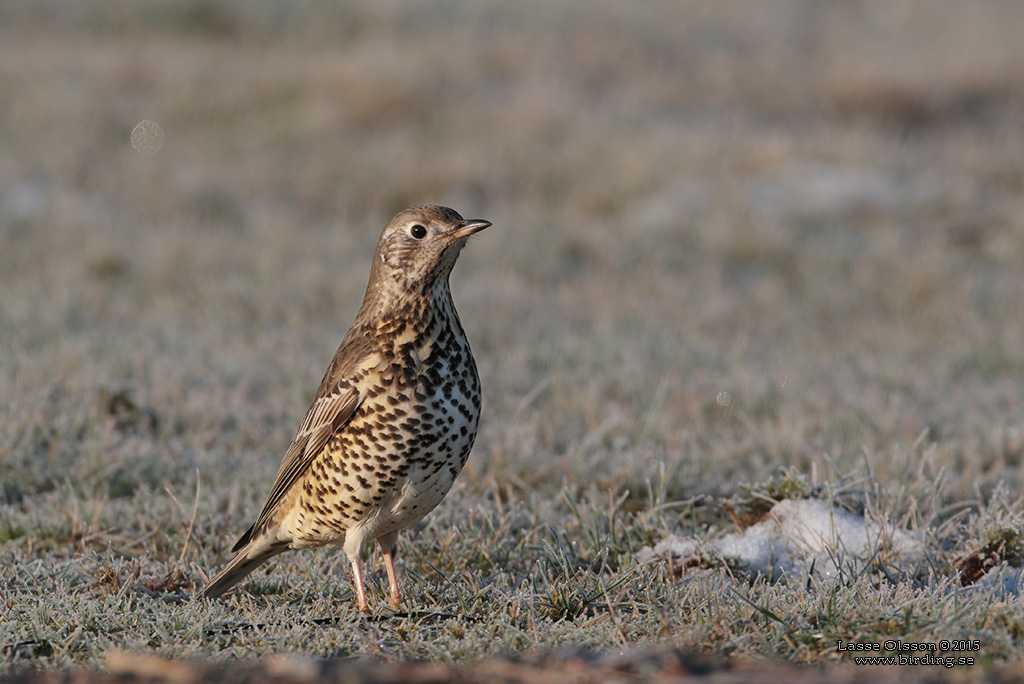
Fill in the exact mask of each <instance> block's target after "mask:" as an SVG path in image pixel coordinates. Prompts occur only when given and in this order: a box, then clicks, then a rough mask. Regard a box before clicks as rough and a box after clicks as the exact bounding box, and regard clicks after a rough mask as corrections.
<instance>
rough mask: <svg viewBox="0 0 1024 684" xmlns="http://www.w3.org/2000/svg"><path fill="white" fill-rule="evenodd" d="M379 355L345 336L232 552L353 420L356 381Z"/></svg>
mask: <svg viewBox="0 0 1024 684" xmlns="http://www.w3.org/2000/svg"><path fill="white" fill-rule="evenodd" d="M378 356H379V355H378V354H376V353H374V350H373V347H372V345H371V344H369V342H368V341H367V340H366V338H365V337H363V338H360V337H356V336H353V335H352V334H351V333H350V335H349V336H346V338H345V341H344V342H342V343H341V347H339V348H338V351H337V353H336V354H335V355H334V359H333V360H332V361H331V365H330V366H329V367H328V369H327V373H326V374H325V375H324V379H323V381H322V382H321V383H320V389H319V390H317V393H316V397H315V398H314V399H313V404H312V405H311V406H310V407H309V411H308V412H307V413H306V417H305V418H304V419H303V421H302V424H301V425H300V426H299V429H298V430H297V431H296V433H295V436H294V437H293V438H292V442H291V444H290V445H289V446H288V451H287V452H285V455H284V460H283V461H282V463H281V468H280V470H278V471H277V478H276V479H275V480H274V486H273V487H271V489H270V494H269V495H268V496H267V501H266V503H264V504H263V510H262V511H260V515H259V517H258V518H257V519H256V522H255V523H253V525H252V527H250V528H249V529H248V530H246V532H245V534H243V535H242V536H241V537H240V538H239V540H238V541H237V542H236V543H235V546H234V548H232V549H231V550H232V551H238V550H239V549H241V548H242V547H243V546H245V545H246V544H248V543H249V540H250V539H251V538H252V535H253V533H254V532H256V530H259V529H261V528H262V527H263V526H264V524H266V523H267V521H268V520H270V518H271V516H272V515H273V513H274V508H275V507H276V506H277V504H278V503H280V501H281V499H282V498H283V497H284V495H285V493H286V492H287V491H288V490H289V489H290V488H291V487H292V485H294V484H295V482H296V481H298V479H299V478H300V477H302V475H303V474H304V473H305V472H306V470H307V469H308V468H309V466H310V464H311V463H312V462H313V459H315V458H316V457H317V456H318V455H319V454H320V452H321V451H323V449H324V447H325V446H326V445H327V442H328V440H330V438H331V436H332V435H334V434H335V433H336V432H338V431H339V430H341V429H342V428H343V427H344V426H345V425H346V424H347V423H348V421H349V420H350V419H351V418H352V414H354V413H355V411H356V409H357V408H358V407H359V402H360V401H361V399H362V396H361V392H360V391H359V386H358V384H359V383H358V379H357V377H358V376H361V375H362V374H361V373H359V371H361V370H363V369H366V368H367V367H368V366H369V367H372V366H375V365H377V364H378V363H379V358H378Z"/></svg>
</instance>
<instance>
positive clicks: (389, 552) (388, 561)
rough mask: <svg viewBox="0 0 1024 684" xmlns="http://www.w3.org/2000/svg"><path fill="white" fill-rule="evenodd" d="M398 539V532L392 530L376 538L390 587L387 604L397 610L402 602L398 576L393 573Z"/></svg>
mask: <svg viewBox="0 0 1024 684" xmlns="http://www.w3.org/2000/svg"><path fill="white" fill-rule="evenodd" d="M397 539H398V532H397V531H395V532H392V533H390V534H388V535H385V536H383V537H381V538H380V539H378V540H377V543H378V544H379V545H380V548H381V552H382V553H383V554H384V569H385V570H387V571H388V585H389V586H390V587H391V599H390V600H389V601H388V605H390V606H391V610H398V608H399V606H401V604H402V593H401V592H400V591H398V577H397V576H396V575H395V541H397Z"/></svg>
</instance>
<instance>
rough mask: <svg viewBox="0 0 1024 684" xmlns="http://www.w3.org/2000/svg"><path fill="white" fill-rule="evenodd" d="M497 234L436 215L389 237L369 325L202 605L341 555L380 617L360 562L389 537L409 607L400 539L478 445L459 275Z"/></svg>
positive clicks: (337, 362)
mask: <svg viewBox="0 0 1024 684" xmlns="http://www.w3.org/2000/svg"><path fill="white" fill-rule="evenodd" d="M489 225H491V224H490V223H489V222H488V221H478V220H466V219H463V218H462V217H461V216H460V215H459V214H458V213H457V212H455V211H453V210H451V209H448V208H447V207H438V206H429V205H425V206H418V207H413V208H411V209H407V210H405V211H403V212H402V213H400V214H398V215H397V216H395V217H394V218H393V219H391V220H390V221H389V222H388V224H387V225H386V226H385V227H384V232H383V233H382V234H381V236H380V240H379V241H378V242H377V250H376V252H375V253H374V255H373V266H372V267H371V269H370V283H369V285H367V287H366V295H365V296H364V298H363V305H362V307H361V308H360V309H359V315H357V316H356V320H355V322H354V323H353V324H352V328H351V329H350V330H349V331H348V334H347V335H345V339H344V340H343V341H342V343H341V346H340V347H339V348H338V351H337V353H335V355H334V359H332V360H331V364H330V366H328V368H327V373H326V374H325V375H324V379H323V381H322V382H321V383H320V389H318V390H317V393H316V397H315V398H314V399H313V405H312V406H310V407H309V411H308V412H307V413H306V417H305V419H303V421H302V424H301V425H300V426H299V429H298V431H297V432H296V433H295V437H293V438H292V442H291V445H290V446H289V447H288V451H287V453H285V456H284V462H283V463H282V464H281V469H280V470H279V471H278V473H277V479H276V480H275V481H274V486H273V487H271V490H270V495H269V496H268V497H267V501H266V503H265V504H263V510H262V511H261V512H260V514H259V517H258V518H257V519H256V522H255V523H253V525H252V527H250V528H249V529H248V530H246V532H245V534H243V535H242V537H241V538H240V539H239V540H238V542H237V543H236V544H235V546H234V548H233V549H232V551H233V552H236V555H235V557H234V558H233V559H232V560H231V562H230V563H228V565H227V567H225V568H224V569H223V570H221V571H220V572H219V573H218V574H217V576H216V577H214V578H213V579H212V580H210V582H209V583H208V584H207V585H206V586H205V587H204V588H203V589H202V591H201V592H200V595H201V596H205V597H210V598H213V597H217V596H220V595H221V594H223V593H224V592H225V591H227V590H228V589H229V588H230V587H232V586H233V585H234V584H235V583H236V582H238V581H239V580H241V579H242V578H243V577H245V576H246V575H248V574H249V573H250V572H252V570H253V569H255V568H256V566H258V565H259V564H260V563H262V562H264V561H265V560H267V559H268V558H272V557H273V556H276V555H277V554H279V553H282V552H283V551H287V550H289V549H305V548H311V547H318V546H325V545H327V544H341V545H342V548H343V549H344V550H345V554H346V555H347V556H348V558H349V561H350V562H351V564H352V578H353V582H354V584H355V591H356V601H357V605H358V608H359V610H361V611H363V612H368V611H369V608H368V604H367V601H366V592H365V590H364V588H363V576H362V570H361V567H360V555H361V553H362V551H363V549H364V547H365V546H366V544H367V542H369V541H372V540H375V541H376V542H377V543H378V544H379V545H380V548H381V550H382V551H383V554H384V566H385V569H386V570H387V574H388V582H389V584H390V588H391V600H390V604H391V607H392V608H395V609H397V608H398V606H399V603H400V600H401V595H400V593H399V590H398V581H397V579H396V578H395V566H394V557H393V554H394V549H395V540H396V539H397V537H398V533H399V532H400V531H401V530H404V529H406V528H407V527H409V526H411V525H414V524H415V523H416V522H418V521H419V520H420V519H422V518H423V516H425V515H426V514H427V513H429V512H430V511H432V510H433V509H434V507H435V506H437V504H438V503H440V502H441V499H443V498H444V496H445V494H447V493H448V490H449V489H450V488H451V486H452V483H454V482H455V478H456V477H457V476H458V474H459V472H460V471H461V470H462V466H463V465H464V464H465V463H466V458H467V457H468V456H469V451H470V449H471V448H472V447H473V440H474V439H475V438H476V431H477V424H478V422H479V419H480V379H479V377H478V376H477V372H476V364H475V362H474V361H473V354H472V353H471V352H470V349H469V342H468V341H467V340H466V333H465V332H464V331H463V329H462V324H461V323H460V322H459V316H458V314H457V313H456V312H455V305H454V304H453V303H452V295H451V291H450V290H449V287H448V276H449V274H450V273H451V270H452V267H453V266H454V265H455V260H456V259H457V258H458V256H459V252H460V251H461V250H462V248H463V247H464V246H465V244H466V240H467V239H468V238H469V236H470V235H473V234H474V233H476V232H478V231H481V230H483V229H484V228H486V227H488V226H489Z"/></svg>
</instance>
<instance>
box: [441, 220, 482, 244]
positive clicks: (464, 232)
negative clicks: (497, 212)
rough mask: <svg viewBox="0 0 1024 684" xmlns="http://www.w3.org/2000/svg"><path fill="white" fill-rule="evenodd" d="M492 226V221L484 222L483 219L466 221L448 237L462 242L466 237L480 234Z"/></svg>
mask: <svg viewBox="0 0 1024 684" xmlns="http://www.w3.org/2000/svg"><path fill="white" fill-rule="evenodd" d="M489 225H491V222H490V221H483V220H481V219H465V220H463V221H461V222H460V223H459V225H458V226H457V227H456V228H455V229H454V230H453V231H452V232H450V233H448V235H449V236H450V237H451V238H452V239H455V240H461V239H462V238H464V237H469V236H470V235H472V234H474V233H479V232H480V231H481V230H483V229H484V228H486V227H487V226H489Z"/></svg>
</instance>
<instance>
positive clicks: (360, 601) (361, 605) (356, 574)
mask: <svg viewBox="0 0 1024 684" xmlns="http://www.w3.org/2000/svg"><path fill="white" fill-rule="evenodd" d="M352 581H353V582H354V583H355V585H356V609H357V610H359V612H361V613H366V614H367V615H369V614H370V605H369V604H368V603H367V602H366V590H365V589H364V588H363V569H362V568H361V567H359V556H353V557H352Z"/></svg>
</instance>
